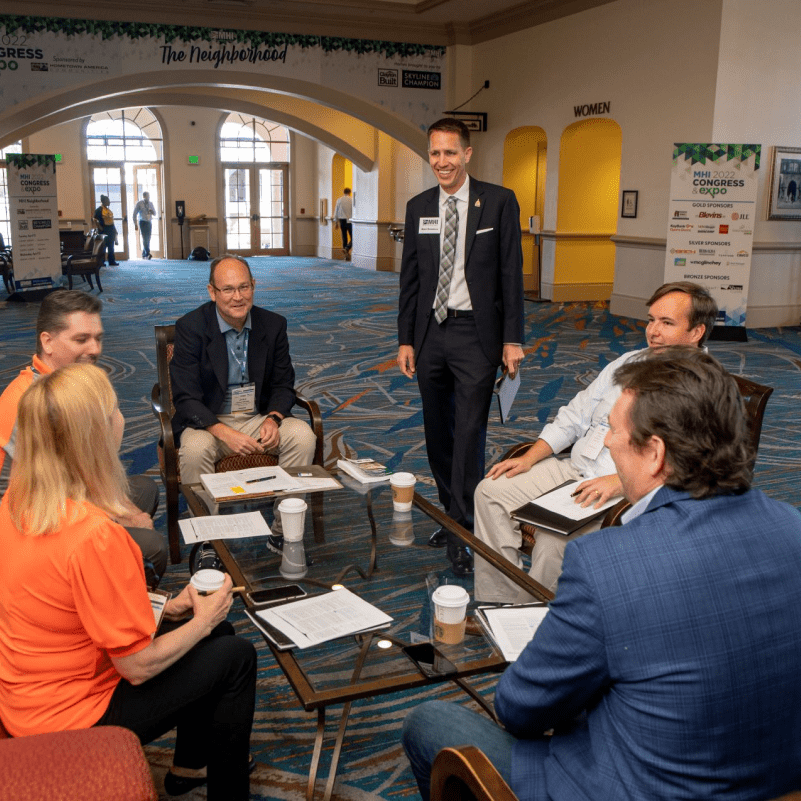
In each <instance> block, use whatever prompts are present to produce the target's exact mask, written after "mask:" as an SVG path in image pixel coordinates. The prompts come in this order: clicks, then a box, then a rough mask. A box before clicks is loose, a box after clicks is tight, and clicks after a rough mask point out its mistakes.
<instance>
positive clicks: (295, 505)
mask: <svg viewBox="0 0 801 801" xmlns="http://www.w3.org/2000/svg"><path fill="white" fill-rule="evenodd" d="M278 508H279V509H280V510H281V511H282V512H289V513H290V514H292V513H293V512H295V513H297V512H305V511H306V508H307V507H306V501H304V500H303V498H284V500H283V501H281V503H279V504H278Z"/></svg>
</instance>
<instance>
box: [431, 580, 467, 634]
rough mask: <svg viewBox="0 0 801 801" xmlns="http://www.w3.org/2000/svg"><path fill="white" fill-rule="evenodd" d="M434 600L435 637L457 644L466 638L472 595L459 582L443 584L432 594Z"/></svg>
mask: <svg viewBox="0 0 801 801" xmlns="http://www.w3.org/2000/svg"><path fill="white" fill-rule="evenodd" d="M431 600H432V601H433V602H434V639H435V640H439V642H444V643H447V644H448V645H456V644H457V643H460V642H461V641H462V640H463V639H464V624H465V617H466V615H467V604H468V603H469V602H470V595H469V594H468V592H467V590H466V589H465V588H464V587H460V586H458V585H457V584H442V585H440V586H439V587H437V589H435V590H434V592H433V593H432V594H431Z"/></svg>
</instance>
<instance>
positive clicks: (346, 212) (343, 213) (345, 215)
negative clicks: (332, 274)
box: [334, 187, 353, 259]
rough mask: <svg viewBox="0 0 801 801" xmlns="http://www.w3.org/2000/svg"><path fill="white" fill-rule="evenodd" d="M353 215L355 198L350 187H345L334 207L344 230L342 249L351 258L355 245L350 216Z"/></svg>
mask: <svg viewBox="0 0 801 801" xmlns="http://www.w3.org/2000/svg"><path fill="white" fill-rule="evenodd" d="M352 216H353V198H352V197H351V196H350V189H349V188H348V187H345V189H344V194H343V195H342V197H341V198H340V199H339V200H337V205H336V207H335V208H334V219H335V220H338V221H339V227H340V230H341V231H342V250H344V251H345V258H346V259H349V258H350V249H351V247H353V225H352V224H351V221H350V218H351V217H352Z"/></svg>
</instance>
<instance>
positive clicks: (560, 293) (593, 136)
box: [553, 119, 623, 300]
mask: <svg viewBox="0 0 801 801" xmlns="http://www.w3.org/2000/svg"><path fill="white" fill-rule="evenodd" d="M622 141H623V137H622V133H621V130H620V126H619V125H618V124H617V123H616V122H615V121H614V120H608V119H591V120H582V121H580V122H576V123H574V124H573V125H570V126H569V127H567V128H565V131H564V133H563V134H562V141H561V144H560V148H559V203H558V210H557V220H556V228H557V231H556V247H555V253H554V278H553V300H606V299H608V298H609V297H610V295H611V294H612V286H613V282H614V278H615V245H614V243H613V242H612V241H611V237H612V236H613V235H614V234H615V233H616V231H617V213H618V212H617V201H618V190H619V188H620V157H621V149H622Z"/></svg>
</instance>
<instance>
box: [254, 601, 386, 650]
mask: <svg viewBox="0 0 801 801" xmlns="http://www.w3.org/2000/svg"><path fill="white" fill-rule="evenodd" d="M256 615H258V617H260V618H262V619H263V620H266V621H267V622H268V623H269V624H270V625H271V626H274V627H275V628H277V629H278V630H279V631H281V632H282V633H284V634H286V636H287V637H289V638H290V639H291V640H292V642H294V643H296V644H297V646H298V648H309V647H310V646H312V645H317V644H318V643H321V642H328V640H335V639H337V638H338V637H346V636H348V635H350V634H356V633H358V632H360V631H369V630H370V629H376V628H382V627H384V626H388V625H389V624H390V623H391V622H392V618H391V617H390V616H389V615H385V614H384V613H383V612H382V611H381V610H380V609H377V608H376V607H375V606H373V605H372V604H369V603H367V601H365V600H363V599H361V598H359V596H358V595H355V594H354V593H352V592H351V591H350V590H348V589H345V588H343V589H341V590H332V591H331V592H327V593H324V594H323V595H314V596H312V597H311V598H303V599H302V600H300V601H292V602H291V603H288V604H282V605H281V606H276V607H272V608H270V609H261V610H259V611H257V612H256Z"/></svg>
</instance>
